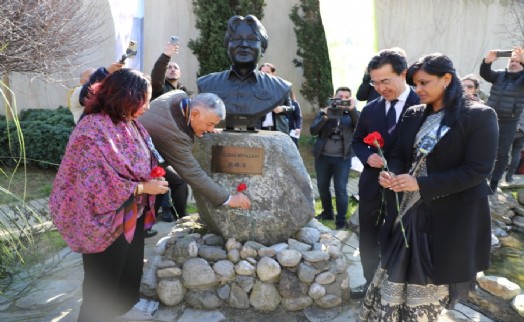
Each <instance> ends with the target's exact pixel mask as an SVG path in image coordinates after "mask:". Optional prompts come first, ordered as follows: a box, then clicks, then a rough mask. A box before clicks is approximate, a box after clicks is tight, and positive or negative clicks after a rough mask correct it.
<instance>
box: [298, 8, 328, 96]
mask: <svg viewBox="0 0 524 322" xmlns="http://www.w3.org/2000/svg"><path fill="white" fill-rule="evenodd" d="M289 17H290V18H291V20H292V21H293V23H294V24H295V27H294V30H295V35H296V37H297V46H298V49H297V56H298V57H299V58H298V59H294V60H293V63H294V64H295V66H296V67H301V68H302V74H303V75H304V78H305V82H304V83H303V84H302V89H301V90H300V93H302V95H304V98H305V99H306V100H307V101H308V102H310V103H311V104H313V105H314V106H319V105H320V106H323V105H324V104H325V102H326V100H327V99H328V98H329V97H331V95H332V94H333V82H332V78H331V62H330V60H329V54H328V47H327V41H326V34H325V32H324V25H323V24H322V18H321V16H320V3H319V1H318V0H301V1H300V5H295V6H293V9H292V10H291V14H290V15H289Z"/></svg>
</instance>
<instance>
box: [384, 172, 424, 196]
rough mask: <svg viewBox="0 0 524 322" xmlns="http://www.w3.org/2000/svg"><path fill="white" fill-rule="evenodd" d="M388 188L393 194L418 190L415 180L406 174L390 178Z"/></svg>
mask: <svg viewBox="0 0 524 322" xmlns="http://www.w3.org/2000/svg"><path fill="white" fill-rule="evenodd" d="M388 188H389V189H391V190H393V191H395V192H403V191H417V190H419V186H418V182H417V179H416V178H415V177H413V176H411V175H409V174H407V173H405V174H399V175H397V176H394V177H393V178H391V180H390V182H389V187H388Z"/></svg>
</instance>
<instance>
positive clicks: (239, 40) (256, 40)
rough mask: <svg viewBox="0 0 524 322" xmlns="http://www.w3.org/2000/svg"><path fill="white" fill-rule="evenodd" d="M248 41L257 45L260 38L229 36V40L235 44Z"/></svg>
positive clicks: (251, 44) (249, 43)
mask: <svg viewBox="0 0 524 322" xmlns="http://www.w3.org/2000/svg"><path fill="white" fill-rule="evenodd" d="M244 41H245V42H246V43H247V44H248V45H250V46H253V45H256V44H257V42H259V41H260V38H258V37H256V36H248V37H247V38H242V37H240V36H233V37H231V38H229V42H230V43H232V44H234V45H241V44H242V43H243V42H244Z"/></svg>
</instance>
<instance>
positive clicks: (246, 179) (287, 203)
mask: <svg viewBox="0 0 524 322" xmlns="http://www.w3.org/2000/svg"><path fill="white" fill-rule="evenodd" d="M196 141H197V142H196V143H195V148H194V154H195V157H196V158H197V160H198V161H199V162H200V165H201V166H202V168H203V169H204V170H205V171H206V172H207V173H208V174H209V175H210V176H211V178H213V180H215V181H216V182H218V183H219V184H221V185H223V186H224V187H228V188H229V191H230V193H231V194H235V193H236V187H237V186H238V184H240V183H242V182H243V183H245V184H246V185H247V190H245V191H244V194H245V195H246V196H248V197H249V199H250V200H251V209H249V210H242V209H232V208H229V207H218V208H216V207H214V206H213V205H211V204H210V203H209V202H207V200H206V199H205V198H203V197H202V196H201V195H199V194H198V192H197V191H195V192H194V194H195V200H196V202H197V207H198V211H199V214H200V217H201V218H202V220H203V221H204V222H205V223H206V225H207V226H208V228H209V229H210V230H211V231H212V232H214V233H216V234H219V235H221V236H223V237H224V238H226V239H227V238H236V240H238V241H240V242H245V241H247V240H254V241H257V242H259V243H261V244H264V245H274V244H277V243H279V242H282V241H287V239H288V238H289V237H290V236H292V235H293V234H294V233H295V232H297V231H298V230H299V229H300V228H302V227H303V226H304V225H305V224H306V223H307V222H309V221H310V220H311V219H312V218H313V217H314V215H315V209H314V199H313V189H312V186H311V180H310V178H309V175H308V173H307V171H306V168H305V166H304V163H303V161H302V158H301V157H300V154H299V152H298V149H297V148H296V146H295V144H294V143H293V141H291V139H290V138H289V136H288V135H285V134H284V133H280V132H269V131H260V132H258V133H237V132H222V133H219V134H212V135H205V136H204V137H203V138H201V139H197V140H196ZM213 146H223V147H239V148H262V149H264V158H263V168H262V173H261V174H232V173H219V172H211V169H212V164H211V163H212V153H211V151H212V147H213Z"/></svg>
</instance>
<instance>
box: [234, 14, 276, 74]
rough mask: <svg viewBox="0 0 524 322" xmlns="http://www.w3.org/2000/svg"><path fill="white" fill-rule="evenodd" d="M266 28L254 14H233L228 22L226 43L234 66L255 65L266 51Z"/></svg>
mask: <svg viewBox="0 0 524 322" xmlns="http://www.w3.org/2000/svg"><path fill="white" fill-rule="evenodd" d="M267 44H268V36H267V32H266V28H264V26H263V25H262V24H261V23H260V21H259V20H258V18H257V17H255V16H253V15H247V16H246V17H243V16H233V17H231V18H229V21H228V22H227V31H226V35H225V36H224V45H225V47H226V48H227V53H228V56H229V59H230V60H231V63H232V64H233V66H237V67H254V66H255V65H256V64H257V63H258V60H259V59H260V56H261V54H263V53H264V52H265V51H266V48H267Z"/></svg>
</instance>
